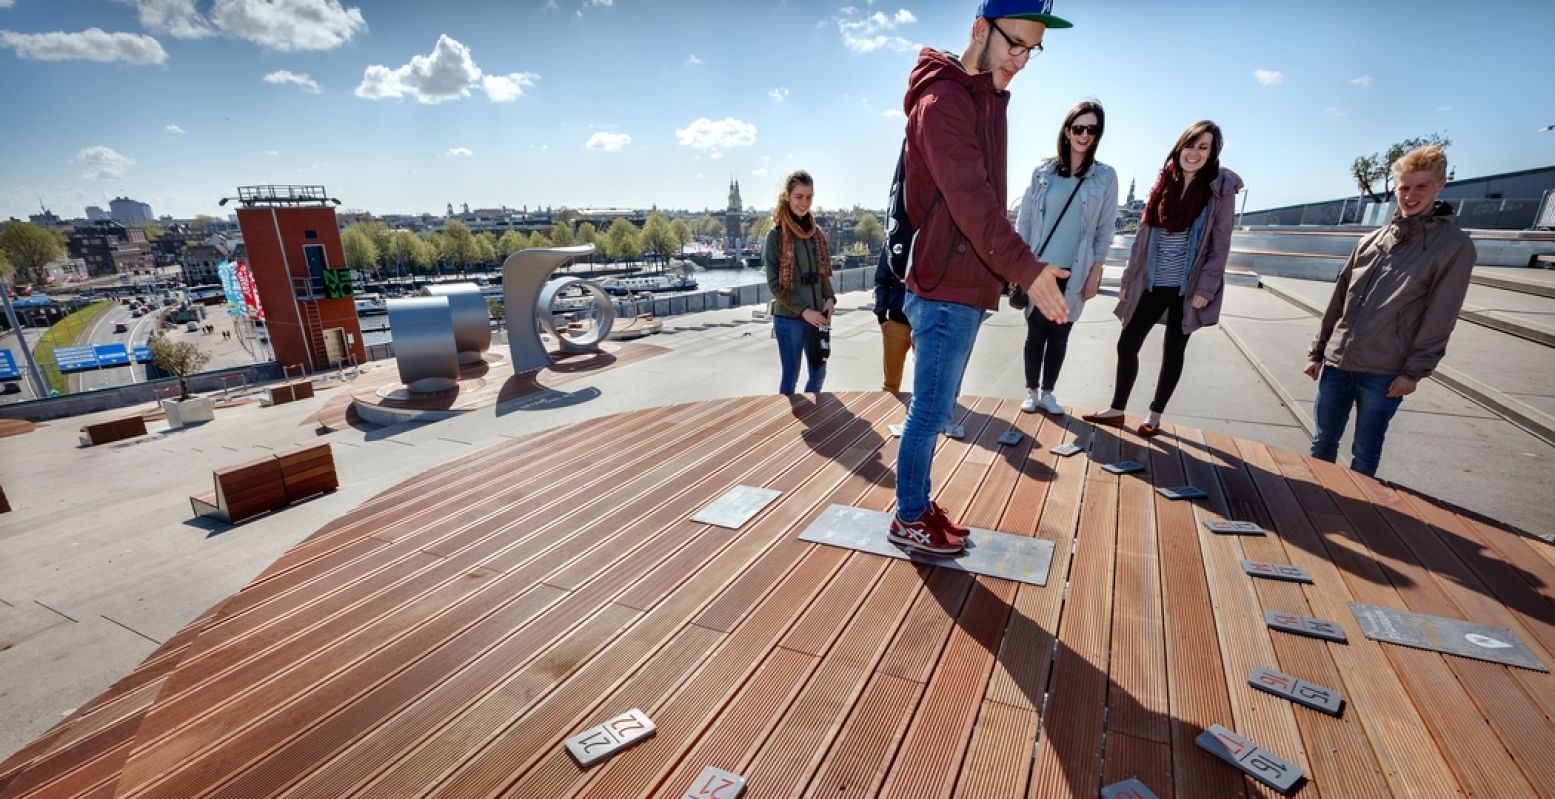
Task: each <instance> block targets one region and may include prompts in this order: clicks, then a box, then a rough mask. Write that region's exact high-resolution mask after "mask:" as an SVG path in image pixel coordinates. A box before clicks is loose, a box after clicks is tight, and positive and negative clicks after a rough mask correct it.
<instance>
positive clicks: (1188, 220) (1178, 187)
mask: <svg viewBox="0 0 1555 799" xmlns="http://www.w3.org/2000/svg"><path fill="white" fill-rule="evenodd" d="M1215 172H1216V173H1217V174H1218V172H1219V170H1218V169H1216V170H1215ZM1215 177H1216V175H1215V174H1210V170H1208V169H1201V170H1199V172H1198V174H1197V175H1195V176H1194V181H1193V182H1192V183H1190V184H1188V193H1187V194H1186V195H1185V194H1183V191H1182V170H1180V169H1178V168H1177V165H1176V164H1170V165H1168V166H1167V167H1165V168H1164V169H1162V170H1161V174H1160V175H1158V176H1157V177H1156V179H1155V186H1154V187H1152V188H1151V189H1150V199H1149V200H1147V201H1146V202H1145V224H1147V225H1149V226H1151V227H1153V228H1159V229H1161V230H1164V231H1166V232H1167V233H1181V232H1182V231H1184V230H1187V229H1188V228H1189V226H1191V225H1192V224H1193V220H1195V219H1198V218H1199V214H1201V213H1203V212H1204V206H1205V205H1208V204H1209V184H1210V183H1211V182H1212V181H1214V179H1215Z"/></svg>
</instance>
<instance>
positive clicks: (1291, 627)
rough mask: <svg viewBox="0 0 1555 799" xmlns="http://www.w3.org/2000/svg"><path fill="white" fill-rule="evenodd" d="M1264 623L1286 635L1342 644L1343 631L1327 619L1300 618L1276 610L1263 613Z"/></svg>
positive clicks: (1299, 616)
mask: <svg viewBox="0 0 1555 799" xmlns="http://www.w3.org/2000/svg"><path fill="white" fill-rule="evenodd" d="M1263 620H1264V623H1265V624H1267V625H1269V626H1270V627H1273V628H1274V629H1276V630H1284V631H1285V632H1288V633H1295V634H1297V635H1306V636H1311V637H1313V638H1322V639H1324V640H1326V641H1338V642H1339V643H1344V642H1345V641H1346V640H1348V639H1346V638H1345V637H1344V629H1343V628H1341V627H1340V626H1339V625H1337V624H1335V623H1333V622H1331V621H1329V620H1327V619H1314V618H1312V617H1311V616H1301V615H1298V614H1295V613H1281V612H1280V611H1278V610H1266V611H1264V612H1263Z"/></svg>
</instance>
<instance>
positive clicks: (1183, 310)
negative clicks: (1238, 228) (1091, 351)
mask: <svg viewBox="0 0 1555 799" xmlns="http://www.w3.org/2000/svg"><path fill="white" fill-rule="evenodd" d="M1224 141H1225V140H1224V138H1223V137H1222V136H1221V133H1220V126H1218V125H1216V124H1215V123H1213V122H1210V121H1209V120H1203V121H1200V122H1195V123H1193V124H1192V125H1189V126H1188V129H1187V130H1185V131H1183V133H1182V135H1181V136H1178V137H1177V143H1176V144H1174V145H1172V150H1171V153H1170V154H1169V155H1168V156H1167V158H1166V164H1165V165H1164V166H1162V167H1161V172H1160V174H1159V175H1157V176H1156V181H1155V187H1154V188H1152V189H1151V190H1150V199H1149V200H1148V201H1147V202H1146V203H1145V214H1144V218H1143V219H1141V220H1140V223H1139V233H1138V234H1137V235H1136V236H1135V237H1134V246H1133V247H1132V248H1131V249H1130V250H1129V256H1128V267H1127V268H1125V269H1124V270H1123V284H1122V287H1121V288H1120V289H1119V290H1118V305H1117V309H1116V310H1115V311H1114V314H1116V316H1117V317H1118V318H1119V319H1121V320H1122V321H1123V333H1122V335H1121V336H1119V337H1118V373H1117V382H1116V383H1115V384H1114V386H1113V391H1112V407H1110V408H1108V409H1107V410H1105V411H1101V412H1100V413H1094V414H1086V415H1084V416H1082V417H1080V418H1082V419H1084V420H1085V421H1087V422H1094V423H1096V424H1103V425H1111V426H1113V427H1123V426H1125V421H1124V416H1123V409H1124V407H1125V406H1126V405H1127V404H1128V395H1129V392H1131V391H1132V390H1133V388H1134V378H1135V377H1137V376H1138V374H1139V349H1140V347H1142V346H1144V343H1145V336H1146V335H1148V334H1149V333H1150V328H1151V327H1153V326H1154V325H1155V323H1156V322H1157V321H1159V320H1160V319H1161V316H1162V315H1163V314H1164V315H1165V316H1166V343H1165V349H1164V351H1163V353H1162V357H1161V374H1160V376H1159V377H1158V378H1157V379H1156V384H1155V398H1154V399H1153V400H1151V402H1150V417H1149V418H1148V419H1147V420H1146V421H1145V422H1144V423H1143V424H1141V425H1139V427H1138V433H1139V434H1140V435H1141V436H1145V437H1149V436H1153V435H1155V434H1156V433H1158V432H1160V427H1161V414H1162V413H1164V412H1165V411H1166V403H1167V402H1168V401H1169V400H1171V398H1172V391H1174V390H1175V389H1176V388H1177V380H1178V378H1180V377H1182V367H1183V357H1184V354H1185V353H1186V351H1187V348H1188V336H1190V335H1192V334H1193V331H1195V330H1198V329H1199V328H1201V327H1204V326H1206V325H1213V324H1215V323H1217V322H1219V321H1220V302H1221V296H1222V292H1221V289H1222V287H1223V285H1224V283H1225V273H1226V257H1227V256H1228V255H1229V254H1230V252H1231V229H1232V226H1233V223H1234V222H1235V218H1236V193H1237V192H1238V191H1241V190H1242V179H1241V178H1239V177H1237V176H1236V173H1235V172H1232V171H1231V170H1229V169H1225V168H1224V167H1222V166H1221V165H1220V148H1221V146H1222V144H1223V143H1224Z"/></svg>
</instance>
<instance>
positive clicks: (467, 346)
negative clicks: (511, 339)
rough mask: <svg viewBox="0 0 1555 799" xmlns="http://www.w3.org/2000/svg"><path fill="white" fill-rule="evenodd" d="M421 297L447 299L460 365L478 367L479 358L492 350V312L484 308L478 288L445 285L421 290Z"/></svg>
mask: <svg viewBox="0 0 1555 799" xmlns="http://www.w3.org/2000/svg"><path fill="white" fill-rule="evenodd" d="M421 296H423V297H447V298H448V310H449V312H450V313H452V314H453V320H454V347H455V348H456V349H458V351H459V363H461V364H466V365H468V364H475V363H480V362H481V356H482V354H483V353H485V352H486V351H487V350H489V349H491V311H490V310H489V309H488V308H487V307H486V296H485V295H483V294H481V287H480V286H477V285H475V284H474V283H447V284H444V285H440V286H427V287H425V288H423V289H422V290H421Z"/></svg>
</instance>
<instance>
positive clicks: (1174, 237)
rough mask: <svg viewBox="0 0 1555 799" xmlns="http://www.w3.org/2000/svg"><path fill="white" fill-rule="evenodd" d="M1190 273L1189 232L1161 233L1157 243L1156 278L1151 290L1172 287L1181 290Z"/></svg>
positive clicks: (1151, 283) (1152, 282)
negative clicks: (1184, 279)
mask: <svg viewBox="0 0 1555 799" xmlns="http://www.w3.org/2000/svg"><path fill="white" fill-rule="evenodd" d="M1187 273H1188V231H1186V230H1183V231H1180V232H1178V233H1168V232H1166V231H1164V230H1163V231H1161V236H1160V238H1159V239H1158V240H1157V241H1156V250H1155V278H1154V279H1153V280H1151V282H1150V288H1155V287H1157V286H1171V287H1172V288H1181V287H1182V284H1183V278H1184V276H1186V275H1187Z"/></svg>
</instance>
